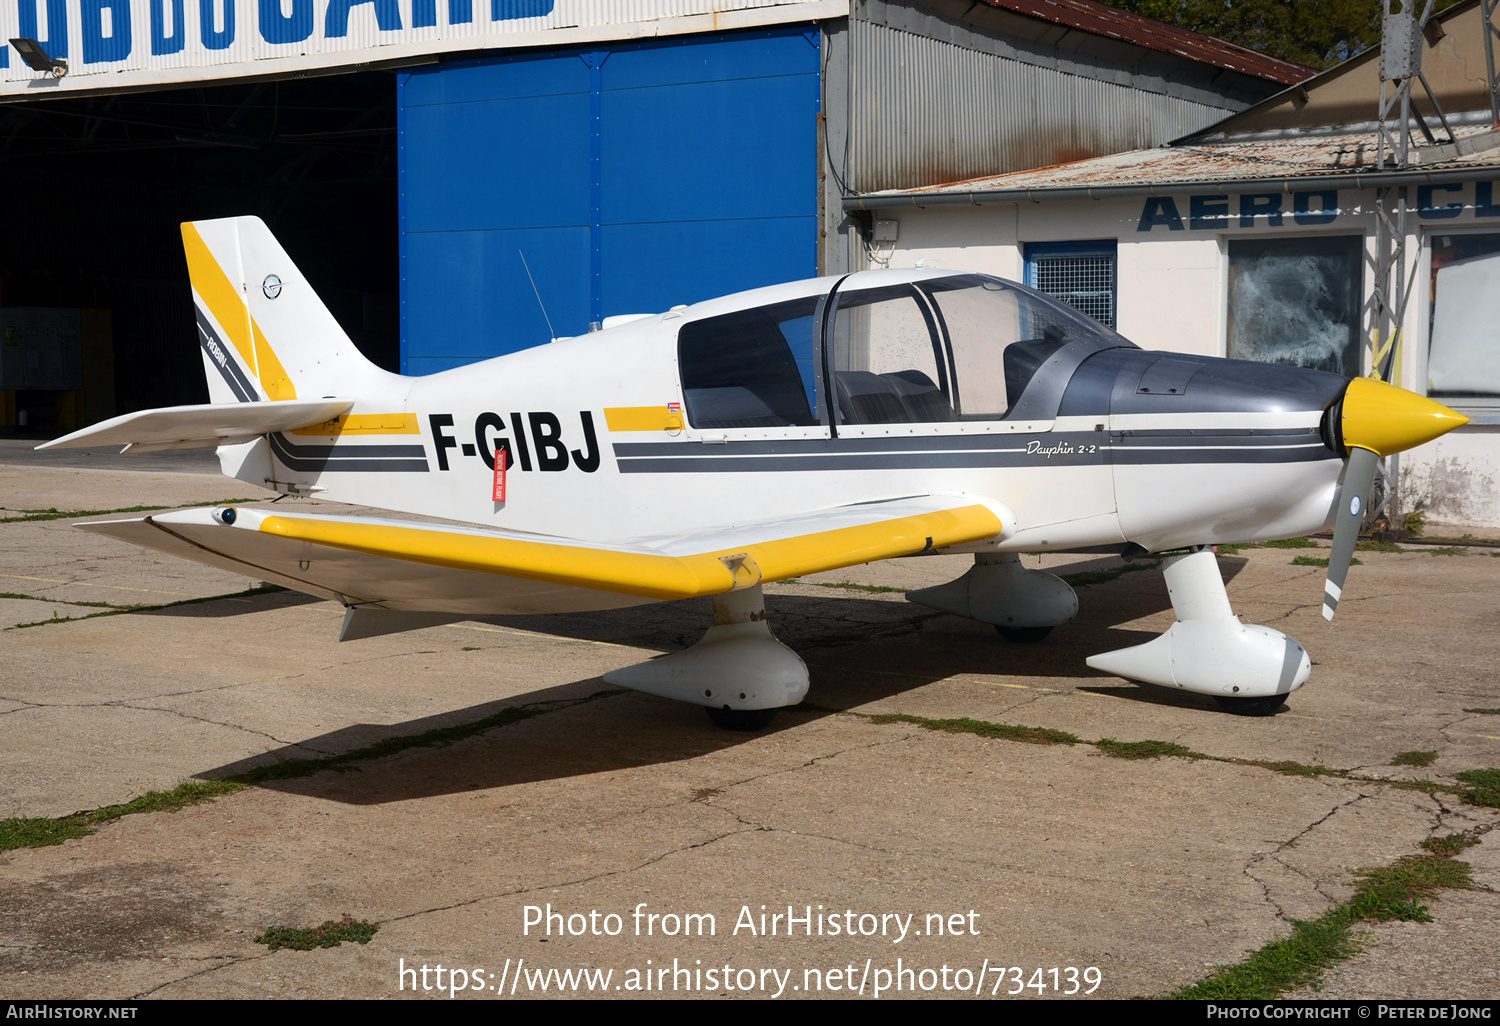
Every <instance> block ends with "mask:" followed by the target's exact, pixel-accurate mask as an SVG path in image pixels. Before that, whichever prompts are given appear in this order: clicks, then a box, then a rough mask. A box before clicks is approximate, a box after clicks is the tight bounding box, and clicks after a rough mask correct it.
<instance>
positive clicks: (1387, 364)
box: [1367, 0, 1500, 517]
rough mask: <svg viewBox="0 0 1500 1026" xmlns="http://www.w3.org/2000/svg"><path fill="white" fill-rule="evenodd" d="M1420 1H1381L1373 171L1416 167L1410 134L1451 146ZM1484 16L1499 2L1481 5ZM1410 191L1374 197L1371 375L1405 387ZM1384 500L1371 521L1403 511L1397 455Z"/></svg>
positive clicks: (1495, 95) (1494, 100) (1496, 98)
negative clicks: (1432, 78)
mask: <svg viewBox="0 0 1500 1026" xmlns="http://www.w3.org/2000/svg"><path fill="white" fill-rule="evenodd" d="M1416 3H1417V0H1381V13H1382V18H1381V34H1380V121H1379V130H1378V135H1377V139H1376V146H1377V151H1376V166H1377V167H1378V168H1379V169H1380V170H1382V171H1404V170H1406V169H1407V168H1409V167H1410V166H1411V164H1412V151H1413V150H1414V149H1415V148H1416V146H1417V145H1420V144H1417V143H1415V141H1414V139H1413V135H1412V133H1413V129H1416V130H1418V131H1420V132H1421V134H1422V140H1423V142H1425V143H1426V144H1428V145H1435V144H1438V143H1440V142H1441V143H1448V144H1451V143H1453V142H1454V135H1453V127H1452V125H1451V124H1449V122H1448V116H1447V114H1445V113H1444V111H1443V108H1442V105H1441V104H1440V103H1438V100H1437V96H1436V95H1435V94H1434V93H1433V90H1432V86H1431V85H1429V84H1428V82H1427V77H1426V76H1425V75H1423V74H1422V38H1423V34H1424V33H1425V32H1426V31H1427V20H1428V18H1430V17H1431V16H1432V7H1433V3H1434V0H1426V3H1425V5H1424V6H1423V8H1422V12H1421V15H1420V16H1419V15H1418V14H1417V7H1416ZM1481 3H1483V4H1484V8H1485V16H1486V19H1488V16H1489V14H1490V13H1491V12H1492V10H1493V8H1494V7H1495V5H1496V4H1497V3H1500V0H1481ZM1491 52H1492V48H1491V46H1490V33H1488V32H1487V33H1486V34H1485V55H1486V57H1488V56H1489V55H1490V53H1491ZM1417 83H1420V84H1421V86H1422V89H1423V91H1424V92H1425V93H1426V94H1427V99H1428V101H1429V102H1430V104H1431V107H1432V111H1433V112H1434V114H1435V116H1436V119H1437V121H1438V122H1439V124H1440V126H1441V129H1442V131H1443V132H1444V133H1445V134H1446V136H1447V138H1445V139H1441V140H1440V139H1439V138H1438V137H1437V136H1436V135H1435V134H1434V132H1433V129H1432V126H1431V125H1429V124H1428V119H1427V118H1424V117H1423V116H1422V113H1421V112H1420V111H1419V110H1418V109H1417V108H1416V107H1415V106H1414V105H1413V104H1412V87H1413V86H1414V85H1416V84H1417ZM1490 83H1491V93H1490V100H1491V105H1492V107H1493V108H1494V110H1495V113H1496V116H1497V118H1500V92H1496V91H1495V89H1494V84H1495V76H1494V71H1493V61H1491V70H1490ZM1407 191H1408V188H1407V186H1405V185H1383V186H1381V187H1379V188H1378V189H1376V191H1375V281H1374V288H1372V289H1371V292H1370V302H1369V306H1368V307H1367V309H1368V311H1369V317H1370V321H1369V324H1370V330H1369V336H1368V337H1369V340H1370V364H1369V365H1370V375H1371V376H1372V377H1377V378H1381V379H1382V380H1385V381H1388V382H1390V383H1391V384H1394V385H1399V384H1400V383H1401V359H1402V352H1401V332H1402V328H1403V326H1404V325H1405V324H1406V308H1407V303H1408V301H1409V300H1410V299H1411V290H1412V286H1413V285H1414V284H1415V282H1416V277H1417V276H1416V274H1415V269H1414V268H1412V267H1410V266H1408V259H1407V246H1406V243H1407V235H1408V228H1409V213H1410V210H1409V204H1408V196H1407ZM1379 477H1380V480H1381V483H1382V488H1381V493H1382V497H1381V500H1380V502H1379V504H1378V505H1377V504H1373V503H1372V504H1371V510H1370V513H1371V516H1372V517H1374V516H1379V515H1385V516H1387V517H1391V516H1393V515H1394V514H1395V513H1397V512H1398V510H1399V504H1398V500H1397V496H1398V491H1399V488H1400V463H1399V457H1397V456H1390V457H1387V458H1386V459H1385V460H1383V461H1382V462H1381V464H1380V473H1379Z"/></svg>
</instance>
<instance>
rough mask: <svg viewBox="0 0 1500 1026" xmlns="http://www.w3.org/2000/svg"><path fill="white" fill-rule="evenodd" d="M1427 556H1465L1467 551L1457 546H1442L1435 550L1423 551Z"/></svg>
mask: <svg viewBox="0 0 1500 1026" xmlns="http://www.w3.org/2000/svg"><path fill="white" fill-rule="evenodd" d="M1423 551H1425V552H1426V553H1427V554H1428V555H1429V556H1465V555H1468V552H1469V550H1468V549H1465V548H1462V547H1460V546H1458V545H1442V546H1439V547H1437V548H1432V549H1424V550H1423Z"/></svg>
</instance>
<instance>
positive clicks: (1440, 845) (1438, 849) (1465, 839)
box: [1422, 834, 1479, 858]
mask: <svg viewBox="0 0 1500 1026" xmlns="http://www.w3.org/2000/svg"><path fill="white" fill-rule="evenodd" d="M1478 843H1479V838H1477V837H1470V836H1469V835H1468V834H1449V835H1448V836H1447V837H1429V838H1427V840H1425V841H1423V842H1422V847H1424V848H1426V849H1427V850H1428V851H1430V852H1432V853H1433V854H1434V855H1441V856H1442V857H1443V858H1449V857H1451V856H1454V855H1457V854H1458V853H1459V852H1461V851H1463V850H1464V849H1465V848H1472V847H1474V845H1476V844H1478Z"/></svg>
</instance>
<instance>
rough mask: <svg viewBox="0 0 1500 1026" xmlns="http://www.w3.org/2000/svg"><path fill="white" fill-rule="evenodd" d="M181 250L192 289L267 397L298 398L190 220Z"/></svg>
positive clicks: (274, 356)
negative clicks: (227, 337) (237, 351)
mask: <svg viewBox="0 0 1500 1026" xmlns="http://www.w3.org/2000/svg"><path fill="white" fill-rule="evenodd" d="M182 249H183V252H184V253H186V254H187V265H188V278H189V279H191V281H192V283H193V288H194V289H195V290H196V291H197V293H198V296H199V298H201V299H202V300H203V302H204V304H206V305H207V306H208V312H209V313H211V314H213V315H214V320H216V321H218V322H219V327H220V328H222V329H223V330H224V333H225V334H227V335H228V336H229V341H230V342H231V343H232V344H233V345H234V348H235V349H237V350H239V354H240V358H241V359H243V360H244V361H245V366H246V368H248V369H249V371H250V374H251V376H252V377H254V378H255V379H256V380H257V381H259V382H260V387H261V388H262V389H263V390H264V391H265V393H266V398H267V399H272V400H275V399H295V398H297V390H296V388H294V387H293V385H292V379H291V378H290V377H288V376H287V372H286V369H285V368H284V367H282V365H281V361H280V360H279V359H277V357H276V352H275V350H273V349H272V348H271V344H270V343H269V342H267V341H266V336H265V335H264V334H262V333H261V330H260V325H258V324H256V323H255V318H253V317H251V316H250V308H249V307H247V306H246V305H245V300H244V298H243V297H242V296H241V295H240V292H239V289H237V288H236V287H235V286H234V283H233V282H231V281H230V280H229V276H228V275H227V274H225V273H224V268H223V267H221V266H219V261H218V260H216V259H215V258H214V255H213V251H212V250H210V249H209V248H208V243H206V242H204V241H203V236H201V235H199V234H198V229H197V228H195V227H193V224H192V222H191V221H188V222H184V223H183V225H182Z"/></svg>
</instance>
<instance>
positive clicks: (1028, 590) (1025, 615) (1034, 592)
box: [906, 552, 1078, 642]
mask: <svg viewBox="0 0 1500 1026" xmlns="http://www.w3.org/2000/svg"><path fill="white" fill-rule="evenodd" d="M906 598H907V601H909V602H915V603H917V604H918V605H923V606H929V607H931V608H933V609H941V610H942V611H943V612H945V613H953V614H955V615H957V616H966V617H968V618H969V619H970V620H978V621H979V622H980V623H987V624H992V625H994V628H995V630H996V631H998V632H999V633H1000V636H1001V637H1002V638H1004V639H1005V640H1006V641H1020V642H1036V641H1041V640H1042V639H1043V638H1045V637H1046V636H1047V635H1048V634H1050V633H1051V632H1052V628H1054V627H1056V626H1058V625H1059V624H1064V623H1068V622H1069V621H1071V620H1072V619H1073V617H1075V616H1077V615H1078V596H1077V594H1075V593H1074V591H1073V589H1072V588H1070V587H1069V586H1068V583H1067V582H1066V581H1064V580H1063V579H1062V578H1060V577H1057V576H1056V575H1054V574H1049V573H1047V572H1046V571H1045V570H1027V569H1026V568H1025V567H1023V566H1022V565H1021V557H1020V556H1018V555H1016V554H1015V553H1014V552H980V553H976V554H975V556H974V565H973V566H972V567H970V568H969V572H968V573H966V574H964V575H963V576H962V577H960V578H959V579H958V580H956V581H949V582H948V583H947V584H939V585H938V586H937V587H935V588H921V589H918V590H917V591H909V592H907V593H906Z"/></svg>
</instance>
